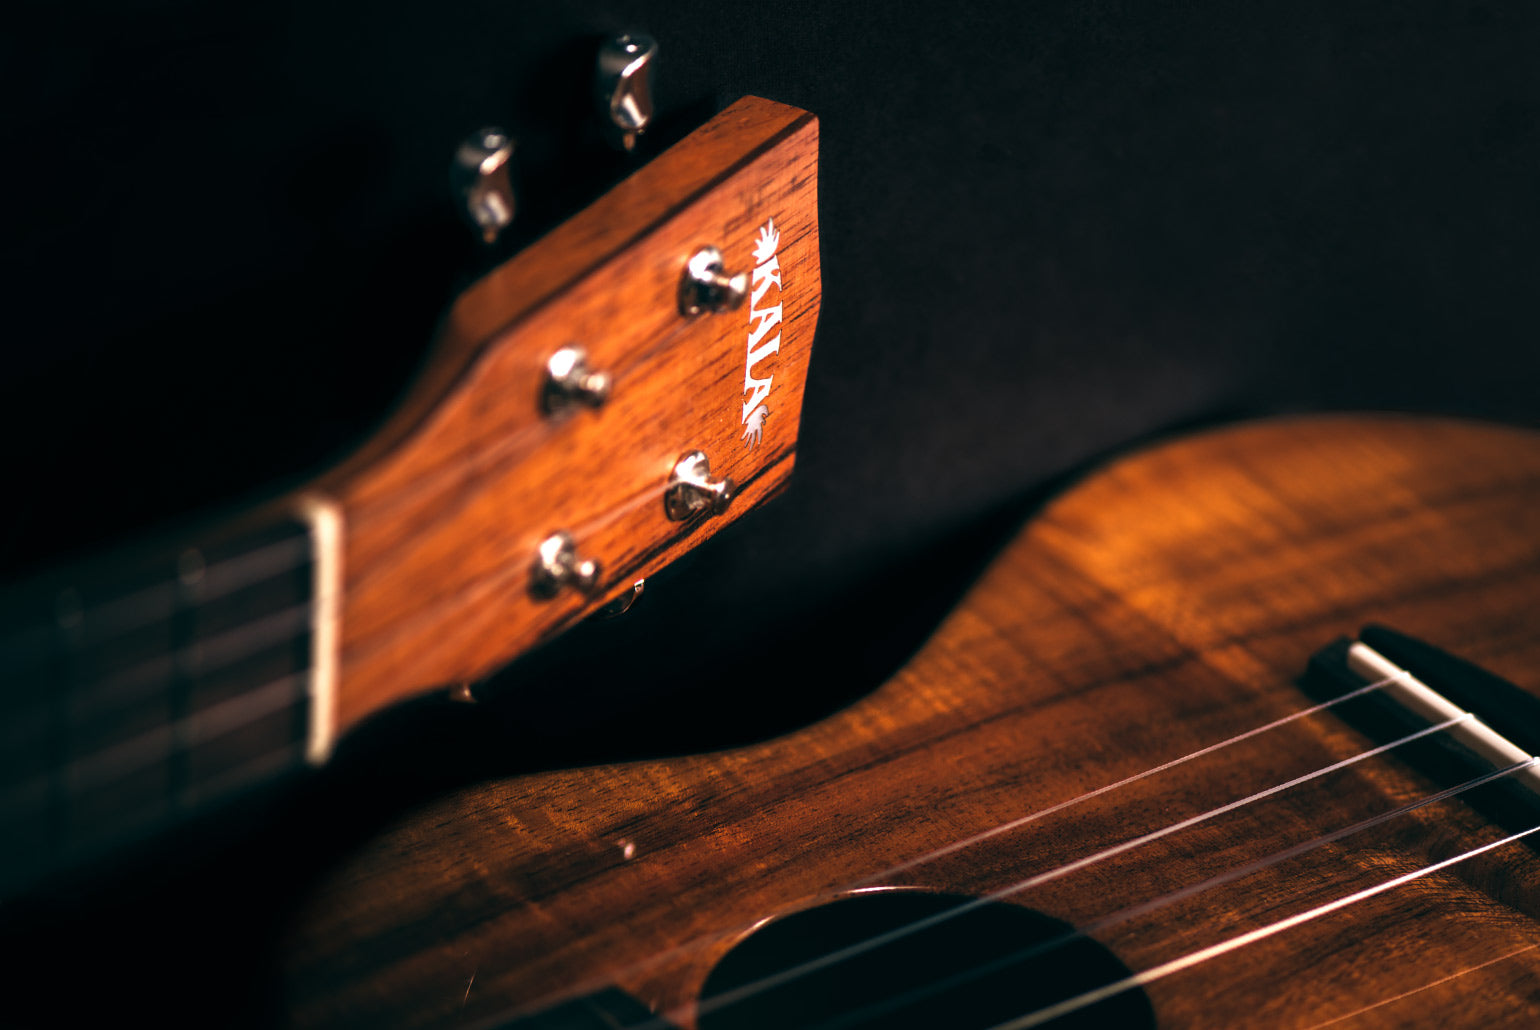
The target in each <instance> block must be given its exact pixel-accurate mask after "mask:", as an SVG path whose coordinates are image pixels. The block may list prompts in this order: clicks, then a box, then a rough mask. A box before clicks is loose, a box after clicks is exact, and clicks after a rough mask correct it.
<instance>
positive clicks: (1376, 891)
mask: <svg viewBox="0 0 1540 1030" xmlns="http://www.w3.org/2000/svg"><path fill="white" fill-rule="evenodd" d="M1533 833H1540V826H1531V827H1530V828H1529V829H1527V830H1521V831H1520V832H1518V833H1515V834H1511V835H1510V836H1507V837H1504V838H1503V839H1501V840H1497V841H1493V842H1492V843H1490V844H1483V845H1482V846H1481V847H1479V848H1472V849H1471V850H1470V851H1466V852H1464V853H1463V854H1459V855H1455V856H1454V857H1453V858H1446V859H1444V860H1443V861H1441V862H1434V863H1433V864H1432V865H1429V866H1424V867H1423V868H1421V869H1414V870H1413V871H1411V872H1409V873H1403V874H1402V875H1400V876H1397V877H1394V878H1392V879H1389V880H1386V881H1384V882H1383V883H1378V884H1375V885H1374V886H1373V887H1367V888H1365V889H1363V890H1361V891H1355V892H1354V893H1352V894H1349V895H1347V896H1346V897H1341V898H1337V899H1336V900H1334V901H1328V902H1326V903H1325V904H1323V905H1317V906H1316V907H1314V908H1311V909H1306V910H1305V911H1303V912H1299V913H1296V914H1294V915H1292V916H1289V917H1288V918H1286V919H1280V920H1278V921H1277V922H1275V923H1269V924H1267V925H1266V926H1261V927H1258V928H1257V929H1255V930H1248V931H1247V932H1246V933H1242V934H1237V935H1236V936H1234V937H1230V938H1228V939H1226V940H1223V941H1220V942H1219V943H1218V944H1211V945H1209V946H1208V947H1206V948H1199V949H1198V950H1197V951H1193V952H1189V953H1188V954H1186V955H1183V956H1181V957H1180V958H1175V959H1172V960H1171V961H1169V962H1163V963H1161V964H1160V965H1158V966H1152V967H1151V968H1149V969H1146V970H1144V971H1143V972H1141V973H1134V974H1132V975H1131V976H1125V977H1123V978H1122V979H1120V980H1114V981H1113V982H1112V983H1109V984H1106V985H1105V986H1102V987H1098V988H1096V989H1095V990H1091V991H1086V992H1085V993H1083V994H1078V995H1076V996H1075V997H1073V998H1067V999H1065V1000H1064V1001H1061V1002H1059V1003H1058V1004H1056V1005H1049V1006H1047V1007H1046V1008H1041V1009H1038V1010H1037V1011H1036V1012H1031V1013H1028V1014H1027V1015H1025V1016H1021V1017H1019V1018H1017V1019H1012V1020H1008V1021H1007V1022H1004V1023H1000V1024H997V1025H996V1026H993V1027H990V1028H989V1030H1028V1028H1030V1027H1034V1026H1041V1025H1042V1024H1044V1023H1047V1022H1049V1021H1050V1020H1054V1019H1058V1018H1059V1017H1060V1016H1067V1015H1069V1014H1070V1013H1072V1012H1078V1011H1079V1010H1081V1009H1083V1008H1087V1007H1089V1006H1091V1005H1095V1004H1096V1003H1097V1002H1101V1001H1105V1000H1106V999H1108V998H1112V997H1115V996H1117V995H1119V994H1122V993H1124V992H1125V991H1130V990H1133V989H1134V988H1137V987H1144V986H1146V985H1148V984H1152V983H1154V982H1156V981H1157V980H1164V979H1165V978H1166V977H1168V976H1171V975H1173V974H1175V973H1180V972H1182V971H1183V970H1185V969H1191V968H1193V967H1194V966H1198V965H1202V964H1203V963H1204V962H1208V961H1210V960H1212V959H1216V958H1220V957H1221V956H1223V955H1227V954H1229V953H1230V952H1232V951H1237V950H1239V949H1240V948H1244V947H1246V946H1247V945H1250V944H1255V943H1256V942H1257V941H1261V940H1266V939H1267V938H1269V937H1273V936H1276V935H1277V934H1280V933H1283V932H1284V931H1285V930H1290V929H1293V928H1294V927H1296V926H1300V925H1303V924H1304V923H1309V922H1313V921H1314V920H1316V919H1320V918H1321V917H1323V916H1328V915H1330V914H1331V913H1333V912H1336V911H1338V910H1340V909H1344V908H1347V907H1349V906H1350V905H1356V904H1358V903H1359V902H1362V901H1367V900H1369V899H1370V898H1373V897H1377V896H1379V895H1381V894H1384V893H1386V892H1387V891H1391V890H1394V889H1395V888H1397V887H1400V886H1403V885H1404V884H1408V883H1411V882H1412V881H1413V880H1417V879H1421V878H1422V877H1424V876H1428V875H1430V874H1432V873H1436V872H1439V871H1440V870H1443V869H1447V868H1449V867H1450V866H1452V865H1455V864H1457V863H1460V862H1464V861H1466V860H1467V859H1471V858H1475V857H1476V856H1477V855H1483V854H1485V853H1487V852H1488V851H1492V850H1495V849H1496V848H1500V847H1503V846H1505V845H1507V844H1512V843H1513V842H1515V841H1518V840H1523V839H1524V838H1525V837H1528V836H1529V835H1530V834H1533Z"/></svg>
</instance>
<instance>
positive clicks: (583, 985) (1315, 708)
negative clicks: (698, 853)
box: [476, 670, 1410, 1030]
mask: <svg viewBox="0 0 1540 1030" xmlns="http://www.w3.org/2000/svg"><path fill="white" fill-rule="evenodd" d="M1408 675H1410V674H1409V673H1408V672H1406V671H1405V670H1403V671H1402V672H1400V673H1398V674H1397V675H1395V676H1387V677H1385V678H1384V679H1382V680H1379V681H1377V682H1374V683H1368V684H1365V685H1364V686H1362V687H1357V688H1355V689H1353V690H1350V691H1348V692H1347V693H1344V694H1340V695H1338V696H1337V697H1334V698H1331V699H1329V700H1327V701H1323V702H1321V703H1319V704H1315V705H1311V706H1309V707H1307V708H1302V709H1300V710H1298V711H1296V712H1293V713H1292V714H1290V715H1286V716H1283V717H1282V718H1279V719H1274V720H1273V721H1271V722H1269V723H1266V724H1264V725H1262V726H1258V727H1256V728H1254V729H1250V730H1245V731H1243V732H1241V733H1237V734H1235V735H1234V736H1232V737H1228V738H1226V739H1224V740H1221V741H1219V742H1218V743H1215V744H1208V745H1205V746H1204V747H1201V748H1199V749H1197V750H1196V751H1193V752H1190V753H1189V754H1186V755H1183V756H1182V757H1180V758H1176V759H1173V760H1171V761H1169V762H1165V763H1162V764H1161V765H1157V766H1153V767H1151V768H1149V769H1146V770H1145V771H1143V772H1141V773H1136V774H1134V775H1133V776H1128V777H1125V778H1123V779H1121V780H1118V781H1116V782H1114V783H1111V784H1108V785H1106V786H1103V787H1097V788H1095V789H1094V790H1090V791H1087V792H1085V793H1084V794H1080V795H1078V796H1076V797H1073V798H1070V799H1069V800H1068V801H1061V802H1059V803H1057V804H1054V805H1051V806H1049V807H1048V808H1045V809H1041V810H1039V811H1037V812H1034V813H1032V814H1030V815H1026V816H1022V817H1020V818H1018V819H1014V820H1012V821H1010V822H1007V823H1002V824H1001V826H999V827H996V828H995V829H994V830H988V831H985V832H984V833H981V834H975V835H973V836H971V837H965V838H963V839H962V840H960V841H957V842H955V843H953V844H949V845H946V846H945V847H942V848H938V849H936V850H935V851H931V852H927V853H926V854H923V855H921V856H920V857H918V858H916V859H911V860H909V861H907V862H904V863H902V864H900V865H897V866H894V867H892V869H890V870H888V871H884V872H881V873H876V874H873V875H872V876H868V877H865V878H863V879H861V880H857V881H855V882H854V883H851V884H847V885H846V886H844V887H835V888H831V889H829V890H826V891H825V892H823V895H822V896H823V897H826V898H828V897H835V896H838V895H840V894H846V893H850V892H852V891H856V890H859V889H861V888H862V887H864V886H867V885H868V884H870V883H871V881H873V880H875V879H878V878H882V877H886V876H888V875H889V874H890V873H896V872H902V871H904V870H907V869H911V868H914V867H915V866H917V865H920V864H923V863H924V862H926V861H929V860H930V859H931V858H933V857H938V856H941V855H946V854H951V853H953V852H955V851H958V850H960V849H962V848H964V847H967V846H969V845H971V844H973V843H977V842H978V841H981V840H986V839H988V838H990V837H992V836H996V835H997V833H998V832H1004V831H1005V829H1007V828H1014V827H1019V826H1024V825H1026V824H1028V823H1030V822H1033V821H1034V820H1036V819H1038V818H1041V817H1043V816H1047V815H1050V814H1052V813H1054V812H1059V811H1063V810H1064V809H1067V808H1070V807H1072V806H1074V805H1078V804H1080V803H1081V802H1084V801H1089V800H1091V799H1092V798H1095V797H1099V796H1101V795H1103V794H1105V793H1107V792H1108V791H1111V790H1115V789H1117V788H1118V787H1122V786H1126V785H1128V784H1131V783H1135V782H1137V781H1139V780H1142V779H1145V778H1147V777H1150V776H1153V775H1155V774H1156V773H1159V772H1162V771H1164V770H1167V769H1171V768H1174V767H1176V766H1179V765H1181V764H1182V763H1184V762H1187V761H1191V760H1192V759H1195V758H1198V757H1201V756H1203V755H1208V754H1213V753H1214V752H1216V751H1219V750H1221V749H1223V748H1226V747H1229V746H1231V745H1233V744H1238V743H1241V742H1242V741H1245V740H1249V739H1251V738H1252V737H1255V736H1257V735H1258V734H1260V733H1264V732H1266V731H1268V730H1271V729H1277V728H1279V727H1281V726H1284V725H1286V724H1287V723H1291V722H1294V721H1295V720H1297V719H1303V718H1305V717H1307V716H1311V715H1315V714H1318V713H1320V712H1323V711H1325V710H1327V709H1329V708H1331V707H1333V706H1334V705H1338V704H1341V703H1342V702H1344V701H1347V700H1350V699H1352V698H1355V697H1361V696H1363V695H1365V694H1368V693H1371V692H1373V691H1376V690H1382V689H1384V688H1385V687H1386V686H1389V685H1390V684H1392V683H1395V682H1398V681H1400V680H1403V679H1405V678H1406V677H1407V676H1408ZM762 922H763V920H754V921H753V922H749V923H742V924H739V925H737V926H733V927H730V928H728V929H726V930H721V931H718V932H715V933H710V934H704V935H702V936H700V937H697V938H695V939H693V940H690V941H686V942H685V943H684V944H677V945H675V946H673V947H671V948H666V949H664V950H662V951H659V952H656V953H655V954H653V955H651V956H649V957H647V958H645V959H641V960H639V961H636V962H633V963H631V964H630V965H628V966H625V967H623V968H621V969H620V970H617V971H614V972H612V973H610V974H608V975H606V976H595V977H590V978H589V979H587V980H583V981H579V983H578V984H576V985H574V986H571V987H569V988H567V989H566V990H564V991H562V992H560V993H559V994H548V995H545V996H543V997H541V998H539V999H536V1000H535V1001H533V1002H530V1003H528V1004H525V1005H521V1006H518V1007H516V1008H514V1009H512V1010H510V1013H511V1015H513V1016H517V1015H519V1014H520V1013H530V1012H536V1011H539V1010H540V1009H543V1008H546V1007H549V1006H550V1005H554V1004H556V1003H557V1002H559V1001H561V1000H562V999H563V998H569V997H575V996H580V995H582V994H585V993H589V992H591V991H594V990H599V989H601V988H603V987H606V986H608V985H609V984H610V982H611V981H612V980H614V979H617V978H618V977H620V976H623V975H627V974H633V973H640V972H642V971H644V970H646V969H649V968H651V967H653V966H657V965H659V964H660V963H663V962H665V961H667V960H669V959H671V958H674V957H677V956H679V955H683V954H685V953H687V952H689V951H690V950H691V949H694V948H703V947H706V946H708V945H711V944H714V943H717V942H719V941H722V940H725V939H727V938H730V937H739V936H742V935H744V934H746V933H749V932H750V931H752V930H753V929H754V928H755V927H757V926H758V925H760V923H762ZM510 1013H505V1014H504V1016H503V1017H499V1019H498V1020H494V1021H492V1022H489V1023H486V1024H477V1025H476V1026H477V1028H479V1030H480V1028H485V1030H490V1028H491V1027H493V1026H499V1025H501V1022H502V1020H503V1019H505V1018H508V1016H509V1014H510Z"/></svg>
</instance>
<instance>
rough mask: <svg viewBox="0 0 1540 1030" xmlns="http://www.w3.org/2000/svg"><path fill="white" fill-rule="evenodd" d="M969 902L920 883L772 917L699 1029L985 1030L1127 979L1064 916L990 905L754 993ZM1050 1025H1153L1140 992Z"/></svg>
mask: <svg viewBox="0 0 1540 1030" xmlns="http://www.w3.org/2000/svg"><path fill="white" fill-rule="evenodd" d="M970 900H971V899H969V898H966V897H960V896H958V895H952V894H931V893H929V892H925V891H917V890H886V891H873V892H866V893H860V894H853V895H850V896H849V897H845V898H841V899H840V900H838V901H834V902H831V903H830V904H827V905H821V906H819V907H817V908H812V909H808V910H807V911H804V912H797V913H794V914H792V915H788V916H783V917H781V918H779V919H775V920H773V921H771V922H769V923H766V924H765V925H764V926H762V927H760V928H759V929H758V930H756V931H754V933H752V934H750V935H749V936H748V937H747V938H745V939H744V940H743V941H742V942H741V943H739V944H738V945H737V946H736V947H735V948H733V950H732V951H730V952H728V953H727V955H725V956H724V957H723V958H722V961H721V962H719V963H717V965H716V968H714V969H713V970H712V971H711V975H710V976H708V977H707V978H706V984H705V986H704V988H702V991H701V999H700V1000H701V1006H702V1011H701V1015H700V1021H699V1026H700V1027H701V1030H757V1028H761V1027H764V1028H772V1027H773V1028H775V1030H785V1028H787V1027H794V1026H795V1027H812V1026H820V1027H821V1026H823V1024H824V1023H826V1022H827V1023H830V1024H831V1025H832V1026H833V1027H838V1028H840V1030H847V1028H866V1030H870V1028H876V1027H882V1028H884V1030H908V1028H911V1027H912V1028H921V1027H923V1028H926V1030H934V1028H935V1027H949V1028H954V1030H982V1028H986V1027H991V1026H995V1025H997V1024H999V1023H1004V1022H1007V1021H1009V1020H1012V1019H1017V1018H1019V1017H1021V1016H1024V1015H1026V1014H1027V1013H1030V1012H1036V1011H1038V1010H1040V1009H1043V1008H1046V1007H1047V1006H1049V1005H1053V1004H1055V1003H1057V1002H1060V1001H1063V1000H1065V999H1067V998H1072V997H1075V996H1077V995H1079V994H1082V993H1084V992H1086V991H1091V990H1095V989H1096V988H1098V987H1101V986H1103V985H1105V984H1109V983H1112V982H1113V981H1115V980H1119V979H1121V978H1123V977H1125V976H1128V975H1129V970H1128V968H1127V967H1126V966H1124V965H1123V964H1122V963H1121V962H1119V961H1118V960H1117V958H1116V957H1114V956H1113V954H1112V952H1110V951H1108V950H1107V949H1106V948H1104V947H1102V946H1101V945H1100V944H1097V943H1096V942H1095V941H1092V940H1088V939H1087V938H1084V937H1073V936H1071V934H1072V932H1073V931H1072V928H1071V927H1070V925H1069V924H1068V923H1064V922H1061V921H1060V920H1057V919H1053V918H1050V917H1049V916H1045V915H1043V914H1042V913H1041V912H1034V911H1032V910H1031V909H1026V908H1018V907H1016V906H1014V905H1007V904H1001V903H992V904H987V905H980V906H978V907H976V908H972V909H969V910H968V911H966V912H964V913H963V914H961V915H955V916H952V917H950V918H945V919H937V920H936V921H935V922H934V923H933V924H931V925H928V926H925V927H924V928H922V929H919V930H914V931H912V932H908V933H903V934H901V935H898V936H897V937H896V939H894V940H891V941H886V942H884V943H882V944H880V945H877V946H876V947H873V948H871V949H869V950H864V951H862V952H860V953H859V954H857V955H854V956H851V957H849V958H845V959H843V960H840V961H837V962H830V963H828V964H826V965H824V966H822V967H820V968H816V969H813V970H811V971H809V972H806V973H804V974H802V975H798V976H793V977H790V978H788V979H786V980H784V982H779V983H774V984H773V985H771V986H763V987H762V989H756V985H760V982H761V981H764V980H766V979H769V978H774V977H777V976H778V975H779V974H784V973H785V972H786V971H788V970H791V969H794V968H796V967H800V966H802V965H804V964H805V963H816V962H817V961H818V960H819V959H821V958H823V957H824V956H826V955H829V954H830V953H831V952H834V951H838V950H840V949H842V948H847V947H852V946H855V945H859V944H861V943H862V942H865V941H871V940H873V939H875V938H878V937H881V936H883V935H885V934H890V933H893V932H894V931H899V930H902V929H903V928H905V927H911V926H913V925H914V924H916V923H920V922H921V921H923V920H929V919H932V918H933V917H938V916H942V915H944V914H946V913H948V912H952V911H954V910H955V909H957V907H958V906H960V905H963V904H965V903H967V902H968V901H970ZM1066 938H1068V939H1067V940H1066ZM712 999H716V1002H715V1003H714V1002H713V1000H712ZM1047 1025H1050V1026H1053V1027H1055V1028H1062V1027H1107V1026H1116V1027H1126V1028H1134V1030H1137V1028H1141V1027H1149V1028H1153V1027H1154V1026H1155V1015H1154V1012H1153V1011H1152V1010H1151V1008H1150V1003H1149V999H1148V997H1147V996H1146V995H1145V994H1144V992H1142V991H1139V990H1130V991H1125V992H1123V993H1121V994H1117V995H1114V996H1112V997H1110V998H1107V999H1104V1000H1103V1001H1101V1002H1098V1003H1097V1004H1095V1005H1092V1006H1089V1007H1087V1008H1084V1009H1080V1010H1078V1011H1076V1012H1073V1013H1070V1014H1067V1015H1065V1016H1063V1017H1061V1018H1059V1019H1057V1020H1055V1021H1053V1022H1052V1023H1051V1024H1047Z"/></svg>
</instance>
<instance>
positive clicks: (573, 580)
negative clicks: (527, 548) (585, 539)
mask: <svg viewBox="0 0 1540 1030" xmlns="http://www.w3.org/2000/svg"><path fill="white" fill-rule="evenodd" d="M599 575H600V568H599V563H598V562H596V561H594V560H592V559H591V558H580V557H578V553H577V544H576V543H574V542H573V539H572V534H571V533H568V532H566V531H565V530H561V531H558V532H555V533H552V534H551V535H550V536H548V537H546V538H545V539H544V540H542V541H541V542H540V548H539V550H538V551H536V552H535V560H534V563H533V564H532V565H531V566H530V570H529V589H530V592H531V593H532V594H534V595H535V597H537V598H540V599H541V600H548V599H550V598H552V597H555V596H556V594H557V593H558V592H560V590H561V588H562V587H573V588H574V589H576V590H579V591H581V592H582V593H585V594H588V593H592V592H593V591H594V590H595V589H596V588H597V587H598V586H599Z"/></svg>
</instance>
